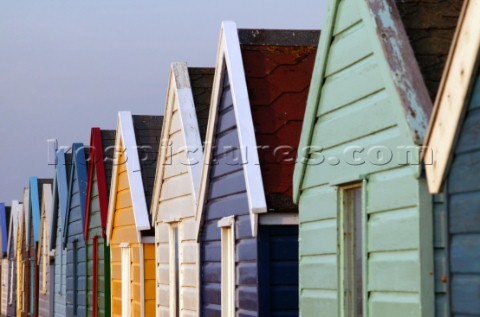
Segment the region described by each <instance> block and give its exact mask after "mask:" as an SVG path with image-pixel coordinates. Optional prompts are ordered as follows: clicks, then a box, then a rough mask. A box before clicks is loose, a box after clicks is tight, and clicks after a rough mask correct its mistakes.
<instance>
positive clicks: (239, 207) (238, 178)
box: [200, 70, 258, 316]
mask: <svg viewBox="0 0 480 317" xmlns="http://www.w3.org/2000/svg"><path fill="white" fill-rule="evenodd" d="M222 89H223V93H222V97H221V101H220V104H219V109H218V111H219V113H218V125H217V127H216V130H215V148H214V152H213V159H212V160H213V162H215V163H214V164H213V165H212V167H211V170H210V175H209V180H210V185H209V190H208V194H207V195H208V198H207V203H206V207H205V211H204V224H203V226H202V233H201V238H200V253H201V277H200V285H201V286H200V287H201V312H200V313H201V315H202V316H220V312H221V307H220V304H221V303H220V299H221V286H220V280H221V254H220V229H219V228H218V225H217V222H218V220H220V219H221V218H223V217H227V216H231V215H234V216H235V240H236V242H235V248H236V259H235V262H236V265H235V266H236V272H237V278H236V287H235V288H236V294H237V298H238V300H236V311H237V313H238V314H240V315H253V316H255V315H258V290H257V275H258V273H257V265H256V258H257V244H256V239H255V238H254V237H252V235H251V229H250V215H249V209H248V198H247V193H246V187H245V176H244V172H243V169H242V165H240V164H238V163H239V161H238V160H239V159H240V160H241V158H240V157H239V155H240V154H239V151H233V152H232V149H238V148H239V140H238V131H237V127H236V123H235V115H234V109H233V100H232V95H231V90H230V85H229V79H228V72H227V70H225V74H224V82H223V87H222Z"/></svg>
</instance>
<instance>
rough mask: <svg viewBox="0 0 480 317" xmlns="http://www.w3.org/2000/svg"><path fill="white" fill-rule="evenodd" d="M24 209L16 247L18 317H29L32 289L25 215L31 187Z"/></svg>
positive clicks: (25, 198) (26, 195)
mask: <svg viewBox="0 0 480 317" xmlns="http://www.w3.org/2000/svg"><path fill="white" fill-rule="evenodd" d="M22 207H23V208H22V209H21V210H20V212H19V213H18V220H17V226H18V228H17V239H16V246H15V259H16V266H17V268H16V270H17V291H16V293H17V294H16V295H17V298H16V300H17V303H16V316H17V317H26V316H28V303H29V298H30V297H29V296H30V293H29V289H30V280H29V277H30V271H29V270H28V269H27V268H28V267H27V265H28V263H29V261H28V257H27V247H26V239H25V232H26V228H25V213H27V212H28V211H29V210H30V190H29V187H25V188H24V189H23V205H22Z"/></svg>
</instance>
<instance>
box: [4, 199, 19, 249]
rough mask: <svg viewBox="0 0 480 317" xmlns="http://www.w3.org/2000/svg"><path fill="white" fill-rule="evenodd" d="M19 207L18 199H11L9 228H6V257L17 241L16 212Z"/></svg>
mask: <svg viewBox="0 0 480 317" xmlns="http://www.w3.org/2000/svg"><path fill="white" fill-rule="evenodd" d="M21 208H22V204H21V203H19V202H18V200H13V201H12V209H11V213H10V221H9V226H8V227H9V229H8V244H7V257H10V249H13V250H15V246H16V242H17V222H18V214H19V211H20V209H21ZM12 244H13V245H12ZM12 246H13V248H12Z"/></svg>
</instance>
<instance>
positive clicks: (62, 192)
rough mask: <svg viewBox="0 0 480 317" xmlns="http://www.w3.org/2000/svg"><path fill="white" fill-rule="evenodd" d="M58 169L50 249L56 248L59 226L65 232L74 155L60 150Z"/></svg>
mask: <svg viewBox="0 0 480 317" xmlns="http://www.w3.org/2000/svg"><path fill="white" fill-rule="evenodd" d="M55 159H56V167H55V178H54V181H53V203H52V226H51V231H50V232H51V235H50V247H51V249H53V248H54V247H55V240H56V238H57V226H59V225H60V226H62V232H64V231H65V227H64V225H65V219H66V214H67V205H68V184H69V177H70V169H71V167H72V164H71V162H72V154H71V153H65V150H64V149H58V150H57V152H56V154H55ZM58 212H60V224H58V223H57V221H58Z"/></svg>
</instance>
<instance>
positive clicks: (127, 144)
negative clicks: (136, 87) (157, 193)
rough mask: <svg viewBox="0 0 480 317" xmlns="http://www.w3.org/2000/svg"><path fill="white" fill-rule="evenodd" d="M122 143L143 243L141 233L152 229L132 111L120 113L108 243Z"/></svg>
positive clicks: (138, 228)
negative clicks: (120, 145) (119, 147)
mask: <svg viewBox="0 0 480 317" xmlns="http://www.w3.org/2000/svg"><path fill="white" fill-rule="evenodd" d="M120 141H121V143H122V145H123V150H124V153H125V155H126V157H128V159H127V161H126V162H125V164H126V170H127V175H128V183H129V188H130V195H131V198H132V207H133V215H134V218H135V226H136V230H137V239H138V241H141V234H140V231H142V230H149V229H150V221H149V212H148V209H147V203H146V200H145V191H144V188H143V181H142V174H141V167H140V159H139V157H138V152H137V142H136V140H135V130H134V127H133V119H132V114H131V113H130V111H120V112H119V113H118V123H117V135H116V141H115V147H116V149H115V156H114V163H113V173H112V184H111V186H110V202H109V207H108V221H107V241H108V244H109V243H110V238H111V233H112V229H113V214H114V212H115V202H116V191H117V186H118V183H117V173H118V168H117V165H118V160H119V155H118V150H119V149H118V146H119V144H120Z"/></svg>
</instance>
